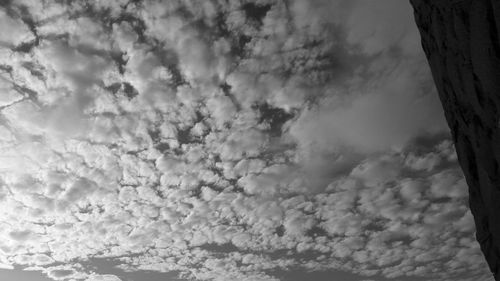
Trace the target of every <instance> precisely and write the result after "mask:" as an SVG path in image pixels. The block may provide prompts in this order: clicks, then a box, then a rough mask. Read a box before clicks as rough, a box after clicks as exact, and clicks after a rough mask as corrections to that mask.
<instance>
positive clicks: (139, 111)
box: [0, 0, 492, 281]
mask: <svg viewBox="0 0 500 281" xmlns="http://www.w3.org/2000/svg"><path fill="white" fill-rule="evenodd" d="M0 151H1V152H0V225H1V227H0V268H2V270H1V271H0V279H2V280H20V281H42V280H64V281H69V280H75V281H76V280H82V281H120V280H121V281H156V280H215V281H230V280H231V281H232V280H240V281H278V280H281V281H302V280H315V281H323V280H325V281H326V280H329V281H331V280H342V281H346V280H347V281H387V280H398V281H399V280H401V281H414V280H415V281H417V280H433V281H438V280H439V281H447V280H456V281H460V280H461V281H468V280H471V281H472V280H475V281H477V280H479V281H481V280H484V281H490V280H492V278H491V276H490V273H489V270H488V268H487V265H486V263H485V261H484V258H483V256H482V254H481V252H480V250H479V246H478V244H477V242H476V241H475V236H474V235H475V228H474V222H473V217H472V215H471V213H470V211H469V209H468V203H467V202H468V198H467V185H466V183H465V180H464V177H463V175H462V172H461V170H460V168H459V166H458V164H457V157H456V154H455V151H454V147H453V144H452V141H451V139H450V135H449V129H448V127H447V124H446V122H445V119H444V115H443V111H442V108H441V105H440V103H439V99H438V95H437V92H436V90H435V88H434V85H433V81H432V77H431V74H430V70H429V68H428V65H427V62H426V60H425V57H424V55H423V52H422V50H421V46H420V38H419V35H418V31H417V29H416V27H415V24H414V21H413V14H412V9H411V6H410V4H409V3H408V1H403V0H378V1H373V0H313V1H302V0H252V1H243V0H204V1H202V0H184V1H176V0H169V1H154V0H142V1H141V0H137V1H132V0H130V1H125V0H114V1H98V0H95V1H55V0H54V1H50V0H43V1H32V0H10V1H1V2H0Z"/></svg>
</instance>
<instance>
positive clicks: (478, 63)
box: [410, 0, 500, 280]
mask: <svg viewBox="0 0 500 281" xmlns="http://www.w3.org/2000/svg"><path fill="white" fill-rule="evenodd" d="M410 1H411V3H412V5H413V7H414V9H415V20H416V22H417V25H418V27H419V29H420V34H421V36H422V45H423V48H424V51H425V53H426V55H427V59H428V61H429V64H430V67H431V69H432V74H433V76H434V81H435V82H436V86H437V89H438V91H439V95H440V99H441V102H442V104H443V107H444V110H445V115H446V119H447V121H448V125H449V126H450V128H451V132H452V135H453V138H454V141H455V145H456V150H457V153H458V159H459V162H460V165H461V167H462V169H463V171H464V174H465V177H466V179H467V183H468V185H469V202H470V208H471V211H472V214H473V215H474V219H475V222H476V228H477V231H476V238H477V240H478V241H479V243H480V245H481V250H482V251H483V253H484V255H485V257H486V260H487V262H488V264H489V267H490V269H491V271H492V272H493V274H494V276H495V280H500V274H499V268H500V250H499V249H500V165H499V160H500V130H499V119H498V118H499V109H500V42H499V30H500V1H496V0H410Z"/></svg>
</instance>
